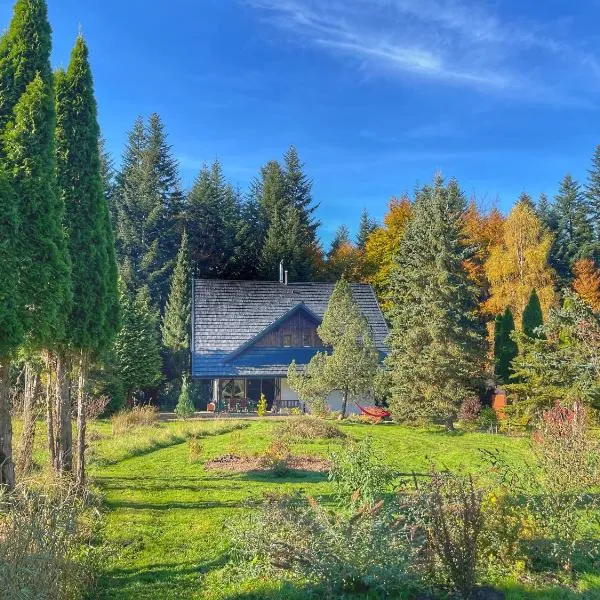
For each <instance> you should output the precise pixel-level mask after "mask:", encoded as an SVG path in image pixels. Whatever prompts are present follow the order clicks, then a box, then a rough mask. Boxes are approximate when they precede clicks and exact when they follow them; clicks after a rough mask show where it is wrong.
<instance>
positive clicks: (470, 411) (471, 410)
mask: <svg viewBox="0 0 600 600" xmlns="http://www.w3.org/2000/svg"><path fill="white" fill-rule="evenodd" d="M480 412H481V402H480V401H479V398H478V397H477V396H470V397H469V398H465V399H464V400H463V402H462V404H461V405H460V409H459V411H458V420H459V421H460V422H461V423H465V424H467V425H474V424H475V423H476V422H477V417H478V416H479V413H480Z"/></svg>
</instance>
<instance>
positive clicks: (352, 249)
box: [326, 225, 359, 281]
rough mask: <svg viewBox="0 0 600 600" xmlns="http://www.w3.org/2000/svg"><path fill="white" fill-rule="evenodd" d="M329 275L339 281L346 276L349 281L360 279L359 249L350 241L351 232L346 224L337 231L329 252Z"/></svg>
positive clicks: (331, 278)
mask: <svg viewBox="0 0 600 600" xmlns="http://www.w3.org/2000/svg"><path fill="white" fill-rule="evenodd" d="M326 270H327V277H328V279H329V280H330V281H337V280H338V279H340V278H341V277H344V278H345V279H346V280H347V281H358V280H359V273H358V271H359V250H358V248H356V246H354V244H353V243H352V242H351V241H350V232H349V231H348V228H347V227H346V226H345V225H342V226H341V227H339V228H338V230H337V231H336V234H335V237H334V238H333V241H332V242H331V248H330V250H329V252H328V253H327V263H326Z"/></svg>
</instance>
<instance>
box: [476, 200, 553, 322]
mask: <svg viewBox="0 0 600 600" xmlns="http://www.w3.org/2000/svg"><path fill="white" fill-rule="evenodd" d="M531 204H532V203H531V200H527V199H523V198H521V199H519V201H518V202H517V203H516V204H515V206H514V207H513V209H512V210H511V211H510V214H509V216H508V218H507V219H506V222H505V223H504V226H503V228H502V237H501V239H500V243H499V244H498V245H497V246H494V247H493V248H492V250H491V252H490V257H489V258H488V260H487V261H486V263H485V273H486V276H487V279H488V280H489V282H490V297H489V299H488V300H487V302H486V303H485V309H486V310H487V311H488V312H489V313H492V314H498V313H501V312H504V310H505V309H506V307H509V308H510V309H511V311H512V313H513V315H514V317H515V319H517V320H520V319H521V316H522V314H523V310H524V309H525V305H526V304H527V301H528V300H529V296H530V294H531V290H532V289H535V290H537V294H538V296H539V298H540V302H541V305H542V308H543V310H544V312H546V311H547V310H548V309H549V307H550V306H551V305H552V303H553V302H554V297H555V293H554V281H555V274H554V271H553V270H552V268H551V267H550V266H549V264H548V257H549V254H550V247H551V245H552V235H551V234H550V233H549V232H548V231H547V230H546V229H545V228H544V227H543V226H542V224H541V222H540V219H539V218H538V216H537V215H536V213H535V210H534V208H533V207H532V205H531Z"/></svg>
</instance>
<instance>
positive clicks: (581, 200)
mask: <svg viewBox="0 0 600 600" xmlns="http://www.w3.org/2000/svg"><path fill="white" fill-rule="evenodd" d="M552 212H553V215H554V220H555V231H556V235H555V238H554V243H553V244H552V249H551V251H550V262H551V264H552V266H553V267H554V269H555V270H556V272H557V274H558V276H559V277H560V279H561V280H562V281H563V282H565V283H568V282H569V281H570V280H571V279H572V271H573V265H574V264H575V263H576V262H577V261H578V260H580V259H582V258H589V257H590V256H591V255H593V238H594V232H593V229H592V224H591V222H590V220H589V216H588V204H587V202H586V199H585V196H584V195H583V194H582V192H581V189H580V186H579V184H578V183H577V182H576V181H574V180H573V178H572V177H571V176H570V175H565V177H564V179H563V180H562V181H561V184H560V189H559V192H558V194H557V195H556V198H555V201H554V206H553V211H552Z"/></svg>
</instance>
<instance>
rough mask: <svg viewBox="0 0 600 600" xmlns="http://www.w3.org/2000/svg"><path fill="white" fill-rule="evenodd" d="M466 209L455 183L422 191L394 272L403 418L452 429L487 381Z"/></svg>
mask: <svg viewBox="0 0 600 600" xmlns="http://www.w3.org/2000/svg"><path fill="white" fill-rule="evenodd" d="M465 208H466V205H465V200H464V196H463V194H462V192H461V191H460V189H459V187H458V185H457V184H456V182H455V181H451V182H450V183H449V184H448V185H444V182H443V180H442V178H441V177H439V176H438V177H436V179H435V181H434V183H433V185H428V186H425V187H424V188H422V189H421V190H420V191H419V192H418V194H417V199H416V201H415V203H414V205H413V212H414V216H413V219H412V220H411V221H410V222H409V224H408V227H407V229H406V233H405V234H404V237H403V238H402V241H401V242H400V248H399V251H398V254H397V257H396V258H395V264H394V268H393V271H392V275H391V278H392V282H391V285H392V292H391V303H392V309H391V311H390V314H391V322H392V329H391V333H390V336H389V338H388V346H389V348H390V353H389V355H388V357H387V359H386V362H387V366H388V368H389V370H390V373H391V380H392V397H391V398H390V401H389V405H390V409H391V410H392V413H393V414H394V415H395V417H396V418H398V419H403V420H409V421H418V420H437V419H441V420H443V421H444V422H445V423H446V426H447V427H448V428H449V429H451V428H452V427H453V422H454V420H455V419H456V415H457V412H458V408H459V407H460V405H461V403H462V401H463V400H464V399H465V398H467V397H469V396H472V395H473V393H474V391H475V390H477V389H478V386H479V384H480V382H481V380H482V376H483V360H484V356H485V328H484V327H483V326H482V324H481V323H480V322H479V320H478V318H477V291H476V289H475V287H474V286H473V284H472V283H471V281H470V279H469V275H468V273H467V271H466V270H465V268H464V265H463V261H464V258H465V255H466V247H465V245H464V240H463V237H462V235H463V234H462V222H463V216H464V211H465Z"/></svg>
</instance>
